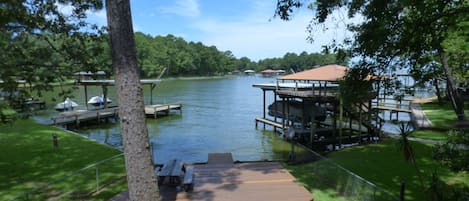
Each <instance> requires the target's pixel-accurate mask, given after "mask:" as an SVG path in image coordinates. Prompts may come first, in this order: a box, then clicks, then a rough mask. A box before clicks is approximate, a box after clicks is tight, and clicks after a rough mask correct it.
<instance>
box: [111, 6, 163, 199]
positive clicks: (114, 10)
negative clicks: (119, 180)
mask: <svg viewBox="0 0 469 201" xmlns="http://www.w3.org/2000/svg"><path fill="white" fill-rule="evenodd" d="M106 11H107V19H108V31H109V43H110V47H111V53H112V63H113V66H114V72H115V79H116V90H117V94H118V100H119V105H120V107H119V117H120V123H121V130H122V131H121V132H122V140H123V145H124V154H125V165H126V170H127V182H128V188H129V197H130V200H135V201H137V200H138V201H142V200H143V201H147V200H148V201H150V200H151V201H153V200H160V196H159V191H158V183H157V180H156V176H155V174H154V172H153V164H152V162H151V155H150V146H149V140H148V131H147V128H146V122H145V113H144V102H143V94H142V93H143V92H142V87H141V86H140V81H139V79H140V78H139V71H138V67H137V59H136V53H135V41H134V35H133V28H132V18H131V13H130V2H129V0H106Z"/></svg>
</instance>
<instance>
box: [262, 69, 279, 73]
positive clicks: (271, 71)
mask: <svg viewBox="0 0 469 201" xmlns="http://www.w3.org/2000/svg"><path fill="white" fill-rule="evenodd" d="M276 72H277V71H274V70H272V69H266V70H263V71H261V73H276Z"/></svg>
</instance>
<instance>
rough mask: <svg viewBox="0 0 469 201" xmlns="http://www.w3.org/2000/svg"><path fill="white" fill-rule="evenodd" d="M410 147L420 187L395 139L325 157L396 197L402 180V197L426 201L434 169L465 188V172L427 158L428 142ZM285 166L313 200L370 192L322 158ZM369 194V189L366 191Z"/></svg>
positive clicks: (467, 180) (468, 178) (468, 177)
mask: <svg viewBox="0 0 469 201" xmlns="http://www.w3.org/2000/svg"><path fill="white" fill-rule="evenodd" d="M412 147H413V149H414V152H415V155H416V158H417V165H418V167H419V168H420V169H421V170H422V176H423V178H424V187H422V186H421V185H420V182H419V177H418V175H417V171H416V169H415V167H414V166H413V165H412V164H409V163H407V162H405V161H404V159H403V158H404V157H403V155H402V153H401V152H399V149H398V145H397V141H396V140H393V139H387V140H384V141H383V142H381V143H378V144H370V145H366V146H358V147H352V148H347V149H344V150H341V151H338V152H333V153H331V154H330V155H329V158H330V159H331V160H332V161H334V162H336V163H338V164H340V165H341V166H343V167H344V168H346V169H348V170H350V171H352V172H353V173H355V174H357V175H359V176H361V177H363V178H365V179H366V180H368V181H371V182H372V183H374V184H376V185H378V186H379V187H381V188H383V189H386V191H388V192H390V193H392V194H393V195H394V196H396V197H397V196H398V195H399V190H400V184H401V182H403V181H404V182H405V183H406V192H405V200H410V201H419V200H429V198H428V197H426V196H427V194H428V191H427V188H428V187H429V181H430V178H431V173H432V172H434V171H437V173H438V175H439V176H440V177H441V178H442V179H443V181H444V182H445V183H447V184H449V185H464V186H468V187H469V173H467V172H460V173H454V172H452V171H450V170H449V169H448V168H446V167H442V166H441V165H440V164H439V163H438V161H435V160H433V159H432V158H431V157H430V154H431V150H432V145H428V144H423V143H419V142H412ZM285 167H286V168H287V169H288V170H289V171H290V173H292V174H293V175H294V176H295V178H296V179H297V180H298V181H299V182H300V183H302V184H303V185H304V186H305V187H306V188H307V189H309V190H310V191H311V192H312V194H313V197H314V198H315V200H326V201H336V200H337V201H340V200H344V199H343V198H342V197H341V196H344V195H343V194H345V193H347V192H349V191H357V190H358V191H361V192H362V193H364V194H366V193H368V192H367V191H370V189H369V187H366V185H364V184H363V182H362V181H357V180H356V179H354V178H352V177H351V176H349V175H347V174H344V173H343V171H337V170H336V169H337V168H335V167H334V166H333V165H331V164H330V163H328V162H324V161H322V160H321V161H315V162H310V163H306V164H301V165H286V166H285ZM364 186H365V187H364ZM372 193H373V192H369V194H372ZM345 196H347V195H345ZM370 196H371V195H370ZM377 197H378V200H392V198H390V197H389V196H387V195H385V193H381V194H380V193H378V194H377ZM359 200H366V198H363V196H362V197H361V198H359Z"/></svg>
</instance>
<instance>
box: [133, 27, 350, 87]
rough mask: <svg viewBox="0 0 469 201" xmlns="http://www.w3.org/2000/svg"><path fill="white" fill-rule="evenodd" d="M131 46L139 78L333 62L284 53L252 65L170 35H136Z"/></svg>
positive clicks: (322, 57) (331, 57) (298, 68)
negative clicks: (137, 65) (137, 64)
mask: <svg viewBox="0 0 469 201" xmlns="http://www.w3.org/2000/svg"><path fill="white" fill-rule="evenodd" d="M135 43H136V50H137V60H138V63H139V66H140V68H141V76H142V77H145V78H151V77H156V76H157V75H158V74H159V73H160V72H161V71H162V69H164V68H166V69H167V71H166V73H167V75H168V76H213V75H224V74H228V73H230V72H233V71H236V70H239V71H244V70H247V69H251V70H255V71H261V70H265V69H283V70H288V69H293V70H295V71H301V70H305V69H310V68H311V67H313V66H317V65H325V64H330V63H336V62H337V60H336V55H335V54H326V53H324V54H323V53H307V52H302V53H300V54H299V55H298V54H296V53H286V54H285V55H284V56H283V57H282V58H266V59H262V60H259V61H257V62H256V61H252V60H251V59H249V58H247V57H241V58H236V57H235V56H234V55H233V53H232V52H231V51H229V50H227V51H221V50H218V48H217V47H215V46H206V45H204V44H203V43H201V42H192V41H191V42H187V41H185V40H184V39H183V38H181V37H176V36H174V35H167V36H155V37H152V36H150V35H147V34H144V33H141V32H137V33H135ZM345 62H346V61H343V62H342V63H345Z"/></svg>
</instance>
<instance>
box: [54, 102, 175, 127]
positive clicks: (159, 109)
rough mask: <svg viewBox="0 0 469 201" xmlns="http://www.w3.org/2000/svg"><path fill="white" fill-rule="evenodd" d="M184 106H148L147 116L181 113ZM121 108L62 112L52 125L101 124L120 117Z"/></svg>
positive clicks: (55, 117)
mask: <svg viewBox="0 0 469 201" xmlns="http://www.w3.org/2000/svg"><path fill="white" fill-rule="evenodd" d="M181 109H182V104H179V103H178V104H157V105H146V106H145V114H147V115H152V116H153V117H154V118H157V117H158V114H160V113H165V114H169V112H171V111H172V110H179V111H181ZM118 116H119V107H111V108H104V109H98V110H75V111H66V112H61V113H59V114H58V115H56V116H54V117H52V118H51V120H52V123H51V124H52V125H67V124H76V125H79V124H80V123H83V122H90V121H95V122H99V121H101V119H105V118H109V117H118Z"/></svg>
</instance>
